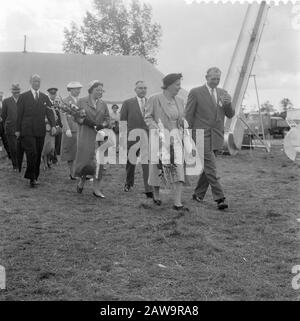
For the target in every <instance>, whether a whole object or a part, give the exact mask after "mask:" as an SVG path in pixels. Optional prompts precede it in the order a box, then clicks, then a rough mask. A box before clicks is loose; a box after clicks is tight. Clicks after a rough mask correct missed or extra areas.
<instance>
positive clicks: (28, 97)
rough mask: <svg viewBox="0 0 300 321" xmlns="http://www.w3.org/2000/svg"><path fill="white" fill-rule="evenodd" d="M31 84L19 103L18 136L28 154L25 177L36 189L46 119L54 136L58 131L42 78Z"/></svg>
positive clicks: (36, 77) (35, 79) (32, 79)
mask: <svg viewBox="0 0 300 321" xmlns="http://www.w3.org/2000/svg"><path fill="white" fill-rule="evenodd" d="M30 84H31V88H30V90H29V91H27V92H25V93H23V94H21V95H20V97H19V99H18V102H17V106H18V109H17V129H16V136H17V138H20V139H21V144H22V147H23V148H24V150H25V153H26V159H27V168H26V172H25V176H24V177H25V178H27V179H29V180H30V186H31V187H35V186H36V185H37V179H38V177H39V173H40V163H41V153H42V149H43V145H44V139H45V134H46V124H45V117H47V118H48V121H49V123H50V126H51V134H52V135H55V132H56V129H55V118H54V114H53V111H52V110H51V109H50V108H49V106H51V102H50V100H49V97H48V96H47V95H45V94H43V93H42V92H40V84H41V78H40V76H39V75H33V76H31V78H30Z"/></svg>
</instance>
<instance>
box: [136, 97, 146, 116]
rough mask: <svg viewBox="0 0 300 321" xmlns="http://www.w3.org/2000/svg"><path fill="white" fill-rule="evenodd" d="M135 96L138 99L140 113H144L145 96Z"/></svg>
mask: <svg viewBox="0 0 300 321" xmlns="http://www.w3.org/2000/svg"><path fill="white" fill-rule="evenodd" d="M136 98H137V100H138V103H139V106H140V110H141V113H142V114H144V109H145V105H146V98H145V97H144V98H140V97H138V96H136Z"/></svg>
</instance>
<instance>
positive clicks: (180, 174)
mask: <svg viewBox="0 0 300 321" xmlns="http://www.w3.org/2000/svg"><path fill="white" fill-rule="evenodd" d="M175 102H176V106H177V111H178V125H179V124H180V123H181V122H182V120H183V114H184V102H183V100H182V99H181V98H179V97H175ZM167 104H168V101H167V99H166V98H165V95H164V94H163V93H161V94H156V95H153V96H151V97H150V98H149V99H148V101H147V103H146V106H145V116H144V119H145V123H146V125H147V126H148V128H149V130H151V129H158V122H159V121H161V122H162V124H163V126H164V128H165V129H168V130H169V131H171V130H172V129H174V122H173V121H172V120H171V115H170V113H169V110H168V108H167ZM177 128H178V126H177ZM150 137H151V135H150ZM150 147H151V141H150ZM185 180H186V178H185V173H184V166H183V165H181V164H177V167H176V179H175V180H174V181H181V182H185ZM149 185H151V186H163V182H162V180H161V178H160V171H159V169H158V167H157V164H151V163H150V165H149Z"/></svg>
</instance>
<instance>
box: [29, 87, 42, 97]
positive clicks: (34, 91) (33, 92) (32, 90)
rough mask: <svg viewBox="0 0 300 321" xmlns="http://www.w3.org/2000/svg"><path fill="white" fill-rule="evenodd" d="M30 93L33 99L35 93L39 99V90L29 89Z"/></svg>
mask: <svg viewBox="0 0 300 321" xmlns="http://www.w3.org/2000/svg"><path fill="white" fill-rule="evenodd" d="M30 90H31V92H32V95H33V98H34V99H35V93H36V92H37V94H38V97H40V90H39V89H38V90H34V89H33V88H30Z"/></svg>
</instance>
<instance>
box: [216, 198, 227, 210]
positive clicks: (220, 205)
mask: <svg viewBox="0 0 300 321" xmlns="http://www.w3.org/2000/svg"><path fill="white" fill-rule="evenodd" d="M216 202H217V207H218V210H221V211H222V210H225V209H226V208H228V204H227V203H226V202H225V198H221V199H219V200H217V201H216Z"/></svg>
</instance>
